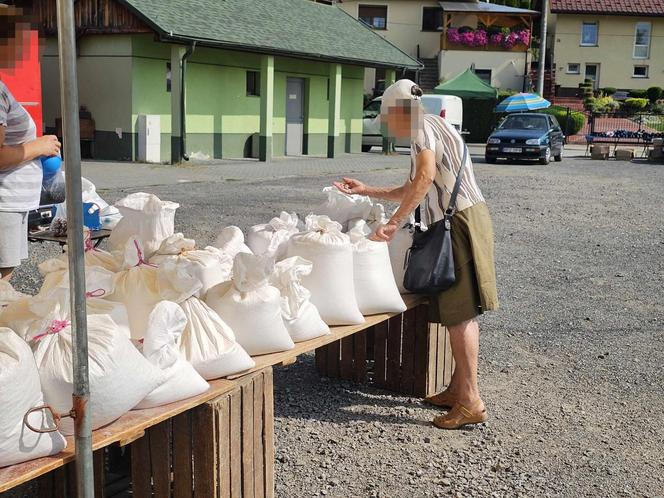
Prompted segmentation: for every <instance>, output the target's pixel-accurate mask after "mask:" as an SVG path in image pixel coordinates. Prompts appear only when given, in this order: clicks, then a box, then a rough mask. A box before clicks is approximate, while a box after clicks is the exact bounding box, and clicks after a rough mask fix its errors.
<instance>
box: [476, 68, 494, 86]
mask: <svg viewBox="0 0 664 498" xmlns="http://www.w3.org/2000/svg"><path fill="white" fill-rule="evenodd" d="M475 76H477V77H478V78H479V79H481V80H482V81H484V82H485V83H486V84H487V85H490V84H491V69H475Z"/></svg>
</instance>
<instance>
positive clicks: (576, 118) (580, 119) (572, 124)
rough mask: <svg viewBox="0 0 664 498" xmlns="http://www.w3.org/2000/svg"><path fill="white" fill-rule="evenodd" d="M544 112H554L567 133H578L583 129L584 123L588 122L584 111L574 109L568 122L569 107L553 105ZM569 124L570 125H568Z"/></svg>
mask: <svg viewBox="0 0 664 498" xmlns="http://www.w3.org/2000/svg"><path fill="white" fill-rule="evenodd" d="M542 112H544V113H546V114H552V115H553V116H555V118H556V119H557V120H558V123H559V124H560V127H561V128H562V129H563V133H565V135H568V136H569V135H576V134H577V133H579V132H580V131H581V128H583V125H584V124H585V123H586V117H585V115H584V114H583V113H582V112H577V111H572V112H571V113H570V115H569V118H570V119H569V123H568V122H567V108H566V107H560V106H555V105H554V106H551V107H549V108H548V109H544V110H543V111H542ZM568 126H569V127H568Z"/></svg>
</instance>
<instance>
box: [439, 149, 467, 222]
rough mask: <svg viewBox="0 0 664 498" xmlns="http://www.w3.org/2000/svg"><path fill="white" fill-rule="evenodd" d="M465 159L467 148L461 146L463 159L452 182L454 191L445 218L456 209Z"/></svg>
mask: <svg viewBox="0 0 664 498" xmlns="http://www.w3.org/2000/svg"><path fill="white" fill-rule="evenodd" d="M466 159H468V146H467V145H466V144H463V159H461V166H460V167H459V172H458V173H457V177H456V181H455V182H454V189H452V195H450V204H449V206H447V209H446V210H445V216H446V217H448V218H449V217H451V216H452V214H453V213H454V210H455V209H456V201H457V196H458V195H459V190H460V189H461V180H462V178H463V170H464V167H465V166H466Z"/></svg>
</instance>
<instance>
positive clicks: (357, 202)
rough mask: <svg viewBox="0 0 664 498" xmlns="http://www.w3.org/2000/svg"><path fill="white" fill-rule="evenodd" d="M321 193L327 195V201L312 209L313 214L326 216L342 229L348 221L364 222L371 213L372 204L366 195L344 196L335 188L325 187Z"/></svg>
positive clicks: (346, 225)
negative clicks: (359, 219)
mask: <svg viewBox="0 0 664 498" xmlns="http://www.w3.org/2000/svg"><path fill="white" fill-rule="evenodd" d="M323 192H324V193H326V194H327V201H326V202H324V203H323V204H321V205H320V206H318V207H317V208H316V209H314V214H317V215H322V216H327V217H329V218H330V219H331V220H332V221H336V222H338V223H341V225H342V227H343V228H344V229H346V228H347V227H348V222H349V221H350V220H352V219H355V218H361V219H363V220H366V219H367V218H368V216H369V213H371V208H372V206H373V203H372V202H371V199H370V198H369V197H367V196H366V195H358V194H350V195H349V194H344V193H343V192H341V191H340V190H339V189H338V188H337V187H325V188H324V189H323Z"/></svg>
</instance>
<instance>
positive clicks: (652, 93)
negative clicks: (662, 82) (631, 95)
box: [646, 86, 663, 104]
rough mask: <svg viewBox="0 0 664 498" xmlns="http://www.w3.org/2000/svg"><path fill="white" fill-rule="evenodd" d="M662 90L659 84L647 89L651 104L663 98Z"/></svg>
mask: <svg viewBox="0 0 664 498" xmlns="http://www.w3.org/2000/svg"><path fill="white" fill-rule="evenodd" d="M662 91H663V90H662V89H661V88H660V87H658V86H651V87H650V88H648V89H647V90H646V95H647V97H648V100H649V101H650V103H651V104H654V103H655V102H657V101H658V100H659V99H660V98H662Z"/></svg>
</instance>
